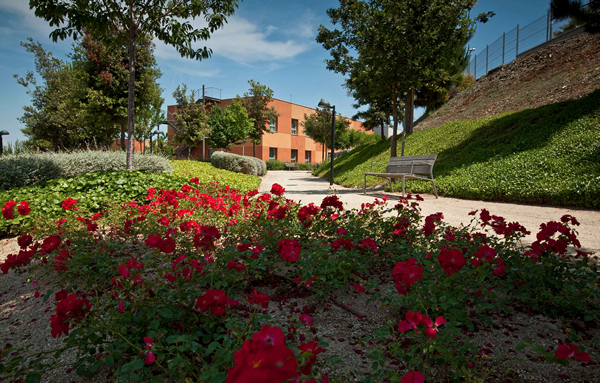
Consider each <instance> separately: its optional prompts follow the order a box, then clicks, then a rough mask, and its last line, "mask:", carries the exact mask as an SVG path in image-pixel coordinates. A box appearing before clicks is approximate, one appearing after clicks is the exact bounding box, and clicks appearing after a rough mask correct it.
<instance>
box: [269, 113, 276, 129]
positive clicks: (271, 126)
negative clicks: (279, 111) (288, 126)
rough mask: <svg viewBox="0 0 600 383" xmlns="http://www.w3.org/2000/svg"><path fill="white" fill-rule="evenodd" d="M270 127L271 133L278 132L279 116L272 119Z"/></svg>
mask: <svg viewBox="0 0 600 383" xmlns="http://www.w3.org/2000/svg"><path fill="white" fill-rule="evenodd" d="M269 127H270V128H271V133H276V132H277V117H275V118H272V119H271V122H270V123H269Z"/></svg>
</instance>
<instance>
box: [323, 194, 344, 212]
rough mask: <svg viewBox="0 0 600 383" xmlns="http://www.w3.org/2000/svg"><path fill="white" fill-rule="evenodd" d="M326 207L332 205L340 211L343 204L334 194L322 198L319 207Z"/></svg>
mask: <svg viewBox="0 0 600 383" xmlns="http://www.w3.org/2000/svg"><path fill="white" fill-rule="evenodd" d="M327 207H332V208H334V209H337V210H340V211H342V210H344V204H343V203H342V201H340V199H339V198H338V197H337V196H336V195H332V196H329V197H325V198H323V202H321V209H325V208H327Z"/></svg>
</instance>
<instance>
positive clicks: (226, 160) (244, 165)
mask: <svg viewBox="0 0 600 383" xmlns="http://www.w3.org/2000/svg"><path fill="white" fill-rule="evenodd" d="M210 161H211V163H212V165H213V166H214V167H215V168H219V169H225V170H229V171H230V172H236V173H243V174H251V175H253V176H259V177H260V176H264V175H265V174H267V165H266V164H265V162H264V161H263V160H260V159H258V158H254V157H248V156H239V155H237V154H233V153H225V152H215V153H213V155H212V157H211V158H210Z"/></svg>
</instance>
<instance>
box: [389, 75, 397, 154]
mask: <svg viewBox="0 0 600 383" xmlns="http://www.w3.org/2000/svg"><path fill="white" fill-rule="evenodd" d="M392 97H393V98H394V101H393V102H392V107H393V108H394V129H393V130H392V141H391V144H390V156H391V157H397V150H396V141H397V137H398V85H394V91H393V92H392Z"/></svg>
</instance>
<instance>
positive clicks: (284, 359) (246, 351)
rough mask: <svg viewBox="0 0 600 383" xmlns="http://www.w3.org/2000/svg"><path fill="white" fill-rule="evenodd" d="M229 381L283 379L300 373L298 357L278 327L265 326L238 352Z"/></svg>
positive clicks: (262, 382) (264, 382)
mask: <svg viewBox="0 0 600 383" xmlns="http://www.w3.org/2000/svg"><path fill="white" fill-rule="evenodd" d="M234 362H235V366H234V367H233V368H231V369H229V370H228V371H227V383H259V382H260V383H280V382H285V381H288V380H290V379H293V378H297V377H298V372H297V370H298V361H297V360H296V357H295V355H294V352H293V351H292V350H290V349H289V348H288V347H287V346H286V344H285V335H284V334H283V331H281V329H279V328H277V327H269V326H263V327H262V328H261V330H260V332H257V333H255V334H254V335H253V336H252V339H251V340H247V341H246V342H244V344H243V345H242V348H241V349H239V350H237V351H236V352H235V354H234Z"/></svg>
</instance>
